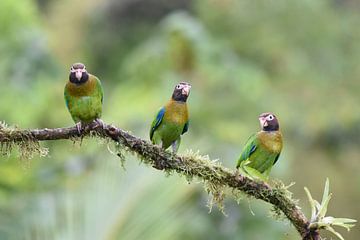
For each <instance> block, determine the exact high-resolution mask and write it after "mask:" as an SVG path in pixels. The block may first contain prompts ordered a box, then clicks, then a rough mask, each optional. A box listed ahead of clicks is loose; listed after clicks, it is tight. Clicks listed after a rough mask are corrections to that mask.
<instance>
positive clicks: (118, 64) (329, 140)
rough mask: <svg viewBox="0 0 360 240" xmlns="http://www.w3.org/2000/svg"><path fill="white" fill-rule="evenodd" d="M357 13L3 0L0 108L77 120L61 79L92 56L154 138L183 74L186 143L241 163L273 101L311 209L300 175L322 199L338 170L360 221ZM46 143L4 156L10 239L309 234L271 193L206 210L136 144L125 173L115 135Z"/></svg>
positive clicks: (201, 1)
mask: <svg viewBox="0 0 360 240" xmlns="http://www.w3.org/2000/svg"><path fill="white" fill-rule="evenodd" d="M359 12H360V4H359V3H358V1H354V0H343V1H337V0H328V1H326V0H317V1H312V0H305V1H285V0H279V1H268V0H263V1H252V0H244V1H240V0H239V1H236V0H172V1H167V0H122V1H117V0H102V1H101V0H88V1H86V0H77V1H72V0H62V1H55V0H19V1H13V0H1V1H0V73H1V76H2V77H1V78H0V84H1V87H0V96H1V100H0V119H1V120H3V121H5V122H7V123H9V124H12V125H17V126H19V127H21V128H44V127H48V128H52V127H62V126H71V125H73V122H72V120H71V118H70V115H69V113H68V112H67V110H66V107H65V104H64V100H63V88H64V85H65V83H66V81H67V78H68V71H69V68H70V66H71V64H72V63H73V62H78V61H81V62H83V63H85V64H86V66H87V69H88V70H89V72H91V73H93V74H95V75H97V76H98V77H99V78H100V79H101V80H102V83H103V86H104V90H105V102H104V110H103V120H104V121H105V122H107V123H114V124H115V125H117V126H119V127H121V128H123V129H126V130H130V131H131V132H132V133H133V134H135V135H137V136H140V137H142V138H145V139H148V130H149V126H150V124H151V121H152V119H153V117H154V114H155V113H156V111H157V110H158V109H159V107H160V106H162V105H163V104H164V103H165V102H166V101H167V100H168V99H169V98H170V95H171V92H172V90H173V87H174V85H175V84H176V83H177V82H178V81H181V80H186V81H189V82H190V83H191V84H192V85H193V88H192V92H191V95H190V98H189V101H188V103H189V107H190V115H191V125H190V130H189V132H188V134H186V135H185V136H184V137H183V141H182V146H181V147H180V153H182V152H184V151H186V149H193V150H200V153H202V154H209V155H210V158H212V159H216V158H219V159H220V161H221V162H222V163H223V165H225V166H226V167H229V168H233V167H234V165H235V161H236V159H237V157H238V155H239V152H240V150H241V147H242V146H243V144H244V142H245V141H246V140H247V138H248V136H249V135H250V134H251V133H253V132H255V131H257V130H258V129H259V124H258V120H257V117H258V115H259V114H260V113H261V112H264V111H272V112H274V113H276V114H277V116H278V118H279V119H280V126H281V129H282V131H283V134H284V138H285V147H284V151H283V154H282V156H281V158H280V160H279V162H278V164H277V165H276V167H275V168H273V171H272V174H271V175H272V177H273V178H279V179H282V180H283V181H284V182H285V183H286V184H289V183H291V182H293V181H294V182H296V185H295V186H293V187H291V189H290V190H291V191H293V192H294V197H295V198H299V199H300V205H301V206H302V207H303V210H304V211H305V212H306V213H307V214H308V215H309V211H308V210H309V207H308V203H307V200H306V197H305V192H304V191H303V187H304V186H308V187H309V188H310V190H311V192H312V193H313V196H315V198H317V199H320V198H321V194H322V190H323V185H324V182H325V178H326V177H329V178H330V184H331V185H330V187H331V188H332V189H331V190H332V192H333V193H334V195H333V199H332V201H331V203H330V209H329V211H328V214H329V215H333V216H337V217H349V218H355V219H360V205H359V200H360V188H359V184H360V174H358V173H359V171H360V164H359V161H360V148H359V146H360V137H359V136H360V111H359V107H358V106H359V103H360V94H359V93H360V84H359V78H360V67H359V61H360V28H359V26H360V14H359ZM42 145H43V146H45V147H48V148H49V150H50V153H49V156H47V157H43V158H40V157H38V156H35V157H34V158H33V159H32V160H31V161H27V160H19V157H18V155H17V154H16V153H15V152H14V153H12V154H11V155H10V156H1V161H0V165H1V166H0V239H31V240H32V239H37V240H38V239H40V240H43V239H69V240H72V239H90V240H91V239H109V240H112V239H124V240H132V239H143V240H148V239H149V240H150V239H157V240H160V239H161V240H162V239H173V240H176V239H179V240H180V239H208V240H212V239H214V240H215V239H224V240H227V239H229V240H230V239H242V240H247V239H249V240H258V239H259V240H260V239H267V240H271V239H274V240H278V239H299V237H298V236H297V233H296V231H295V230H294V228H293V227H292V226H291V225H290V224H289V223H288V222H286V221H285V222H281V221H280V222H279V221H276V220H274V219H273V218H271V217H270V216H269V215H270V214H269V209H270V207H269V206H268V205H267V204H265V203H263V202H259V201H255V200H251V201H248V200H246V199H245V200H243V201H242V202H241V203H240V204H239V205H238V204H236V203H235V202H234V201H232V200H228V201H226V203H225V207H226V209H225V211H226V213H227V216H224V215H223V214H222V213H220V212H219V211H218V210H217V209H216V208H214V209H213V211H212V213H210V214H209V213H208V212H209V210H208V208H207V206H206V205H207V200H208V196H207V194H206V193H204V191H203V188H202V185H201V184H196V181H194V182H192V183H190V184H188V183H187V181H186V179H185V178H183V177H180V176H176V175H174V176H170V177H166V176H165V174H164V173H162V172H159V171H156V170H154V169H152V168H149V167H146V166H143V165H139V161H137V160H136V159H135V158H134V157H132V156H127V161H126V164H125V167H126V171H124V170H123V169H122V168H121V164H120V160H119V159H118V158H117V157H116V156H114V155H112V154H111V153H110V152H109V151H108V150H107V148H108V146H107V144H106V143H100V144H99V142H98V141H96V140H93V139H86V140H84V141H83V143H82V145H81V146H79V143H75V144H73V143H72V142H71V141H53V142H46V143H42ZM109 147H110V148H111V147H112V146H111V145H110V146H109ZM339 231H340V232H341V233H343V235H344V237H345V238H346V239H348V240H351V239H353V240H354V239H359V236H360V229H359V227H355V228H354V229H353V230H352V231H351V232H350V233H347V232H346V231H344V230H342V229H340V230H339ZM324 236H325V237H328V238H330V236H331V235H328V234H324Z"/></svg>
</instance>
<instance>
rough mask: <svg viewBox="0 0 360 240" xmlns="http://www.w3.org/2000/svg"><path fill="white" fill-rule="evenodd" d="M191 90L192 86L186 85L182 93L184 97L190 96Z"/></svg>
mask: <svg viewBox="0 0 360 240" xmlns="http://www.w3.org/2000/svg"><path fill="white" fill-rule="evenodd" d="M190 89H191V86H190V85H185V86H184V87H183V89H182V91H181V93H182V94H183V95H186V96H189V93H190Z"/></svg>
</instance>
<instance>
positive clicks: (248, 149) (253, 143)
mask: <svg viewBox="0 0 360 240" xmlns="http://www.w3.org/2000/svg"><path fill="white" fill-rule="evenodd" d="M257 146H258V140H257V137H256V134H253V135H251V136H250V137H249V139H248V140H247V142H246V144H245V146H244V148H243V150H242V152H241V154H240V158H239V160H238V162H237V165H236V168H239V167H240V164H241V162H243V161H246V160H247V159H249V157H250V155H251V154H253V153H254V152H255V150H256V148H257Z"/></svg>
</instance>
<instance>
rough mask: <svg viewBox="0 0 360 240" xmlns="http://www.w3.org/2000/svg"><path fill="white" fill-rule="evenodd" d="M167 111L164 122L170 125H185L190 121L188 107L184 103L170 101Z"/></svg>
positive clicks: (166, 107)
mask: <svg viewBox="0 0 360 240" xmlns="http://www.w3.org/2000/svg"><path fill="white" fill-rule="evenodd" d="M165 109H166V111H165V115H164V120H165V121H166V122H168V123H174V124H178V125H183V124H185V123H186V122H187V121H188V119H189V113H188V109H187V105H186V103H184V102H177V101H173V100H170V101H169V103H168V104H167V105H166V106H165Z"/></svg>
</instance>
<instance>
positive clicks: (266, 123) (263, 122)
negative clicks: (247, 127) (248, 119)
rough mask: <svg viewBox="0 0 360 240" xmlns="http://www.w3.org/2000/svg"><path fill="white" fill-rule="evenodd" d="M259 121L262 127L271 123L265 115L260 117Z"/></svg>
mask: <svg viewBox="0 0 360 240" xmlns="http://www.w3.org/2000/svg"><path fill="white" fill-rule="evenodd" d="M259 121H260V125H261V127H267V126H268V125H269V124H268V122H267V121H266V118H264V117H259Z"/></svg>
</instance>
